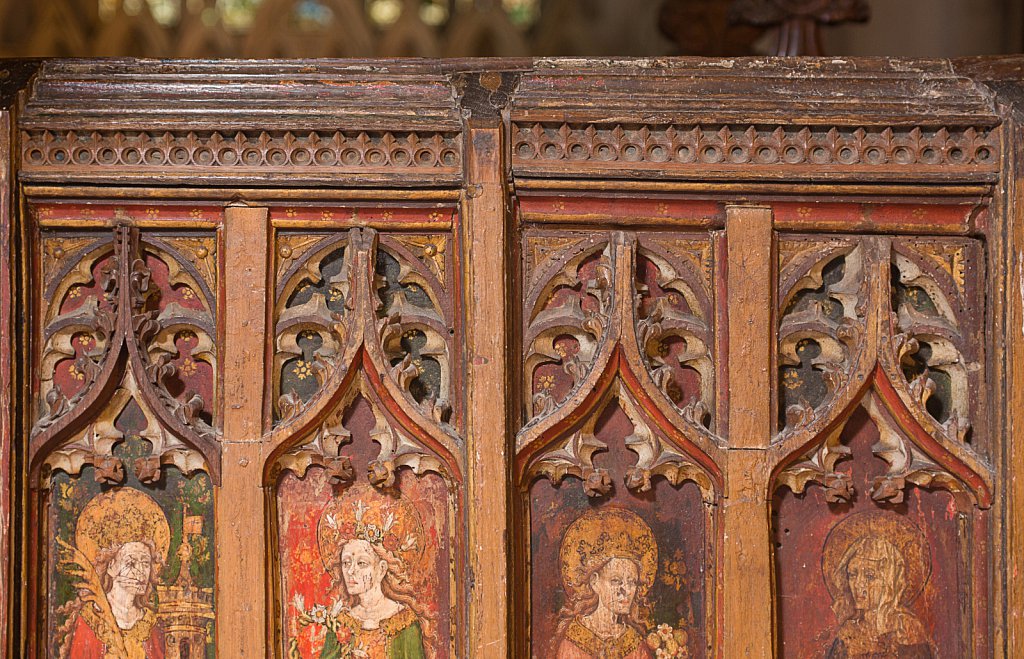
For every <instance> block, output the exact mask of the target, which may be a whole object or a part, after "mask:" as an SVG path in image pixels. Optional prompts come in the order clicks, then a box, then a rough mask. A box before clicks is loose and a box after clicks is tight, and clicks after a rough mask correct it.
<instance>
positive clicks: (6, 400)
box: [0, 110, 17, 656]
mask: <svg viewBox="0 0 1024 659" xmlns="http://www.w3.org/2000/svg"><path fill="white" fill-rule="evenodd" d="M10 118H11V116H10V113H9V112H7V111H6V110H0V346H2V352H0V652H4V653H6V652H10V653H11V656H15V655H16V654H17V653H16V652H14V651H13V649H12V647H9V646H8V645H7V643H8V640H9V639H8V636H7V630H8V629H12V628H13V627H12V624H11V616H10V612H9V610H8V608H7V607H8V601H9V600H10V584H11V583H12V581H13V579H11V578H10V576H11V568H12V566H11V560H10V558H11V536H12V535H13V533H12V531H13V530H14V529H13V526H12V524H11V520H12V519H15V518H14V517H13V516H12V515H11V496H10V495H11V481H10V474H11V460H12V458H13V456H12V455H11V446H12V444H11V439H12V426H11V384H12V383H11V355H12V354H13V352H14V351H13V350H12V349H11V348H12V347H13V344H12V336H11V293H12V289H11V219H12V216H11V193H10V185H11V177H10V167H9V166H10V163H11V156H10V147H11V124H10Z"/></svg>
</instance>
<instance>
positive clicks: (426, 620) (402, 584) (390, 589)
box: [331, 540, 434, 656]
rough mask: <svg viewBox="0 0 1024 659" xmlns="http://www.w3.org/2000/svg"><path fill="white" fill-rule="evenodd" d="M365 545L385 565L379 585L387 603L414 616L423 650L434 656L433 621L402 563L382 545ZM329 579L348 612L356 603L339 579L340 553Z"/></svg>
mask: <svg viewBox="0 0 1024 659" xmlns="http://www.w3.org/2000/svg"><path fill="white" fill-rule="evenodd" d="M348 542H351V540H349V541H347V542H344V543H342V545H341V547H340V550H344V549H345V545H347V544H348ZM367 544H369V545H370V547H371V548H372V549H373V553H374V554H376V556H377V558H378V559H380V560H382V561H384V562H385V563H386V564H387V570H386V571H385V572H384V578H383V579H382V580H381V583H380V589H381V591H382V592H383V593H384V596H385V597H387V598H388V599H391V600H394V601H395V602H398V603H399V604H402V605H403V606H405V607H407V608H408V609H409V610H410V611H412V612H413V613H415V614H416V617H417V618H418V619H419V623H420V631H421V632H422V635H423V646H424V649H425V650H426V651H427V653H428V656H433V654H434V632H433V622H434V618H433V616H432V615H430V613H429V611H428V610H427V609H426V607H424V606H423V605H422V604H420V603H419V601H418V600H417V599H416V585H415V584H414V583H412V581H411V580H410V579H409V572H408V570H407V569H406V567H405V562H404V561H402V560H401V559H400V558H398V557H397V556H395V554H394V553H392V552H390V551H388V550H387V549H385V548H384V545H382V544H380V543H374V542H370V543H367ZM331 576H332V581H333V590H334V593H333V594H334V596H335V597H336V598H337V600H338V601H339V602H341V604H342V605H343V606H345V607H346V608H350V607H351V606H352V605H353V604H354V603H355V599H356V598H355V596H353V595H350V594H349V592H348V589H347V588H346V587H345V579H344V577H343V576H342V571H341V551H339V552H338V561H337V564H336V567H335V570H334V573H333V574H332V575H331Z"/></svg>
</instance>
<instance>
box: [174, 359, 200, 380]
mask: <svg viewBox="0 0 1024 659" xmlns="http://www.w3.org/2000/svg"><path fill="white" fill-rule="evenodd" d="M178 370H179V371H181V374H182V375H184V376H185V377H191V376H193V375H195V373H196V371H198V370H199V367H198V366H197V365H196V362H195V360H193V359H192V358H191V357H186V358H185V359H184V361H182V362H181V366H179V367H178Z"/></svg>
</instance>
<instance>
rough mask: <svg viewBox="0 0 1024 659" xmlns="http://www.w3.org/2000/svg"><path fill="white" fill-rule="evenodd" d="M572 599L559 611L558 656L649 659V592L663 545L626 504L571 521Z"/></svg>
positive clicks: (563, 562) (565, 581) (566, 548)
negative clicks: (647, 634) (646, 636)
mask: <svg viewBox="0 0 1024 659" xmlns="http://www.w3.org/2000/svg"><path fill="white" fill-rule="evenodd" d="M559 562H560V568H561V573H562V585H563V587H564V589H565V594H566V596H567V601H566V604H565V606H564V607H563V608H562V610H561V611H560V612H559V614H558V615H559V620H558V628H557V631H556V634H555V639H554V645H553V655H554V656H555V657H557V659H613V658H614V659H649V658H651V657H653V656H654V655H653V653H652V652H651V648H650V647H649V646H648V644H647V643H646V642H645V634H646V633H647V628H648V627H649V626H650V625H649V624H648V621H647V608H648V607H647V602H646V598H647V593H648V592H649V591H650V589H651V586H652V585H654V577H655V573H656V571H657V566H658V545H657V542H656V541H655V538H654V533H653V532H652V531H651V528H650V527H649V526H648V525H647V523H646V522H644V520H643V519H641V518H640V516H639V515H637V514H636V513H634V512H632V511H630V510H627V509H625V508H617V507H605V508H601V509H598V510H591V511H589V512H587V513H585V514H584V515H582V516H581V517H580V518H579V519H577V520H576V521H575V522H573V523H572V525H570V526H569V528H568V530H566V532H565V536H563V538H562V547H561V551H560V552H559Z"/></svg>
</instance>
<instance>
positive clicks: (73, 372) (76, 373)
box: [68, 364, 85, 382]
mask: <svg viewBox="0 0 1024 659" xmlns="http://www.w3.org/2000/svg"><path fill="white" fill-rule="evenodd" d="M68 375H70V376H71V377H73V378H74V379H76V380H78V381H79V382H82V381H83V380H85V373H83V372H82V371H80V370H78V367H77V366H75V365H74V364H72V365H71V366H69V367H68Z"/></svg>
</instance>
